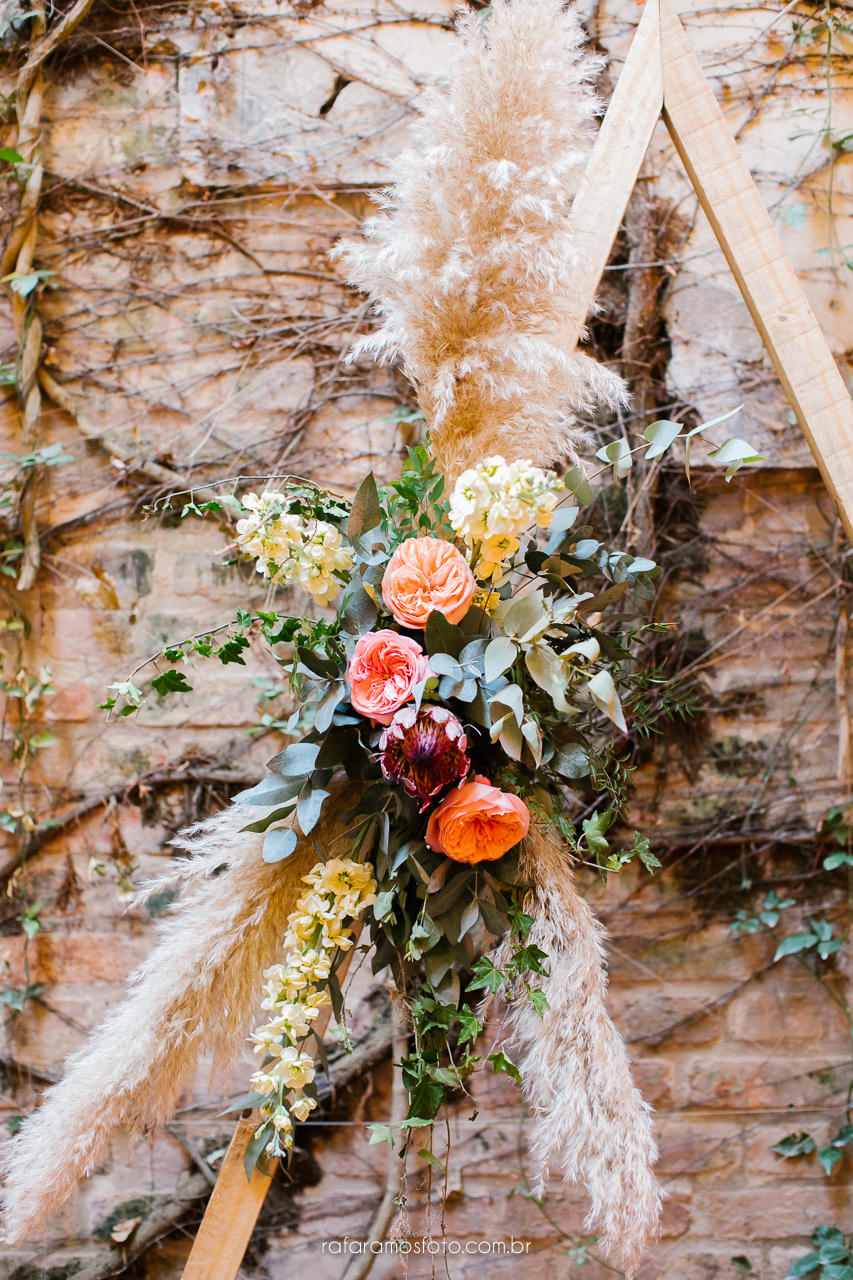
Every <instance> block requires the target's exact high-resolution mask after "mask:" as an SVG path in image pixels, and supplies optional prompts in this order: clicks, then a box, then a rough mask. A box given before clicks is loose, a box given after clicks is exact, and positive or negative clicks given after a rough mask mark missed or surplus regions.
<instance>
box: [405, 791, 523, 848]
mask: <svg viewBox="0 0 853 1280" xmlns="http://www.w3.org/2000/svg"><path fill="white" fill-rule="evenodd" d="M529 827H530V813H529V812H528V809H527V805H526V804H525V803H524V801H523V800H519V798H518V796H514V795H512V794H511V793H510V792H508V791H501V790H500V789H499V788H498V787H493V786H492V785H491V783H490V782H489V780H488V778H483V777H481V776H479V775H478V776H477V777H476V778H475V779H474V781H473V782H463V783H462V785H461V786H460V787H457V788H456V790H455V791H451V793H450V795H449V796H448V797H447V799H446V800H443V801H442V802H441V804H440V805H439V806H438V807H437V808H436V809H434V810H433V812H432V813H431V814H430V819H429V822H428V823H427V830H426V842H427V844H428V845H429V847H430V849H435V851H436V852H437V853H445V854H447V856H448V858H453V859H454V860H455V861H456V862H492V861H494V860H495V859H496V858H500V857H501V856H502V855H503V854H505V853H506V851H507V849H511V848H512V846H513V845H514V844H518V842H519V840H521V839H522V837H523V836H526V835H527V832H528V829H529Z"/></svg>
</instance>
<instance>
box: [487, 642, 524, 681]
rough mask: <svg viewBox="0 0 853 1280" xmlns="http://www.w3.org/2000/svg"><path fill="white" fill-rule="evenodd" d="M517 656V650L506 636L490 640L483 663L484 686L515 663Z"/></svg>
mask: <svg viewBox="0 0 853 1280" xmlns="http://www.w3.org/2000/svg"><path fill="white" fill-rule="evenodd" d="M517 654H518V649H517V647H516V646H515V645H514V644H513V642H512V640H510V639H509V637H508V636H497V637H496V638H495V639H494V640H491V641H490V642H489V646H488V648H487V649H486V656H485V659H484V663H483V667H484V675H485V680H486V684H491V682H492V681H493V680H497V678H498V676H502V675H503V673H504V672H505V671H507V670H508V669H509V668H510V667H511V666H512V664H513V663H514V662H515V659H516V656H517Z"/></svg>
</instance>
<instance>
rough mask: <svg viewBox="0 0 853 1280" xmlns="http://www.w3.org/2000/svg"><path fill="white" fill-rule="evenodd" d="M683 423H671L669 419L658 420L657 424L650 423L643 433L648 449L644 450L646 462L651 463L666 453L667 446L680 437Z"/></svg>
mask: <svg viewBox="0 0 853 1280" xmlns="http://www.w3.org/2000/svg"><path fill="white" fill-rule="evenodd" d="M682 426H683V423H681V422H672V421H671V420H670V419H669V418H659V419H658V421H657V422H653V423H651V425H650V426H648V427H646V429H645V431H644V432H643V437H644V439H646V440H648V442H649V448H648V449H647V450H646V462H651V461H652V459H653V458H659V457H660V455H661V454H662V453H666V451H667V449H668V448H669V446H670V445H671V444H672V442H673V441H674V440H677V439H678V437H679V436H680V435H681V428H682Z"/></svg>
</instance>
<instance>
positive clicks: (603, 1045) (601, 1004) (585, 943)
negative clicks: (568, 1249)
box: [507, 832, 661, 1275]
mask: <svg viewBox="0 0 853 1280" xmlns="http://www.w3.org/2000/svg"><path fill="white" fill-rule="evenodd" d="M523 866H524V869H525V872H526V874H527V876H529V877H530V878H531V880H532V881H533V883H534V888H533V889H532V890H531V893H530V901H529V905H528V906H527V907H526V909H527V910H528V911H529V912H530V914H531V915H532V916H533V920H534V923H533V926H532V929H531V932H530V937H529V941H530V942H531V943H534V944H535V945H536V946H539V947H541V948H542V950H543V951H545V952H546V953H547V956H548V960H547V967H548V971H549V976H548V977H547V978H546V979H544V980H543V982H542V984H541V985H542V990H543V991H544V992H545V995H546V997H547V999H548V1005H549V1008H548V1009H546V1011H545V1015H544V1017H541V1018H540V1016H539V1015H538V1014H537V1013H536V1011H535V1009H534V1008H533V1006H532V1005H531V1004H530V1002H529V1001H528V1000H524V999H518V1000H516V1001H513V1003H512V1005H511V1006H510V1009H509V1012H508V1015H507V1023H508V1026H509V1043H510V1045H511V1046H512V1048H513V1049H514V1051H515V1058H516V1062H517V1064H518V1067H519V1070H520V1072H521V1078H522V1081H523V1089H524V1093H525V1097H526V1098H527V1101H528V1103H529V1104H530V1107H531V1110H532V1112H533V1115H534V1123H533V1132H532V1135H531V1139H530V1145H529V1150H530V1157H531V1174H532V1179H533V1183H534V1191H535V1192H536V1194H538V1195H541V1194H544V1191H545V1185H546V1183H547V1180H548V1175H549V1172H558V1171H559V1172H561V1173H562V1175H563V1177H564V1178H565V1179H566V1180H567V1181H576V1180H580V1181H581V1182H583V1184H584V1185H585V1187H586V1189H587V1191H588V1193H589V1195H590V1199H591V1201H592V1205H591V1208H590V1212H589V1215H588V1217H587V1220H586V1223H585V1225H586V1226H587V1227H588V1228H589V1229H591V1230H596V1231H597V1232H599V1234H600V1235H601V1236H602V1244H603V1247H604V1249H605V1250H606V1251H607V1252H608V1254H609V1255H610V1256H612V1257H613V1258H615V1259H616V1260H617V1261H618V1262H619V1264H620V1265H621V1266H622V1267H624V1269H625V1271H626V1272H627V1273H628V1274H629V1275H632V1274H633V1273H634V1270H635V1268H636V1266H637V1264H638V1262H639V1260H640V1258H641V1256H642V1253H643V1251H644V1249H645V1247H646V1245H647V1243H648V1241H649V1239H650V1238H651V1237H652V1236H653V1235H655V1234H656V1233H657V1226H658V1219H659V1217H660V1208H661V1195H660V1189H659V1187H658V1184H657V1181H656V1179H655V1177H654V1173H653V1166H654V1163H655V1160H656V1159H657V1147H656V1145H655V1141H654V1136H653V1133H652V1122H651V1112H650V1108H649V1106H648V1104H647V1103H646V1102H644V1101H643V1099H642V1097H641V1096H640V1093H639V1091H638V1090H637V1089H636V1087H635V1086H634V1084H633V1081H632V1080H631V1071H630V1067H629V1064H628V1057H627V1054H626V1052H625V1045H624V1044H623V1042H622V1039H621V1037H620V1035H619V1032H618V1031H617V1030H616V1028H615V1027H614V1025H613V1023H612V1022H611V1020H610V1018H609V1016H608V1014H607V1008H606V1003H605V1002H606V994H607V977H606V972H605V968H604V949H603V938H604V930H603V928H602V926H601V924H600V923H599V922H598V920H596V918H595V916H594V915H593V912H592V909H591V908H590V907H589V905H588V904H587V903H586V902H585V901H584V899H583V898H582V897H581V896H580V894H579V893H578V891H577V889H576V888H575V886H574V883H573V880H572V874H571V870H570V868H569V866H568V862H567V858H566V854H565V851H564V850H563V849H562V848H558V847H557V846H556V845H554V844H552V843H551V842H550V841H549V840H548V839H547V838H546V837H545V836H544V835H543V834H542V833H539V832H537V833H532V834H531V836H530V837H529V839H528V841H527V843H526V847H525V850H524V854H523Z"/></svg>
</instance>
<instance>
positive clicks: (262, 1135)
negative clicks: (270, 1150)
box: [243, 1120, 273, 1178]
mask: <svg viewBox="0 0 853 1280" xmlns="http://www.w3.org/2000/svg"><path fill="white" fill-rule="evenodd" d="M272 1135H273V1127H272V1125H271V1123H270V1122H269V1120H267V1121H266V1123H265V1124H262V1125H261V1127H260V1128H259V1129H256V1130H255V1132H254V1133H253V1134H252V1136H251V1138H250V1139H249V1143H248V1145H247V1147H246V1150H245V1152H244V1153H243V1168H244V1169H245V1171H246V1177H247V1178H251V1176H252V1174H253V1173H254V1172H255V1169H256V1168H258V1166H259V1162H260V1159H261V1157H262V1155H263V1154H264V1151H265V1149H266V1146H267V1143H268V1142H269V1140H270V1138H271V1137H272ZM261 1172H264V1173H265V1172H266V1170H261Z"/></svg>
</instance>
